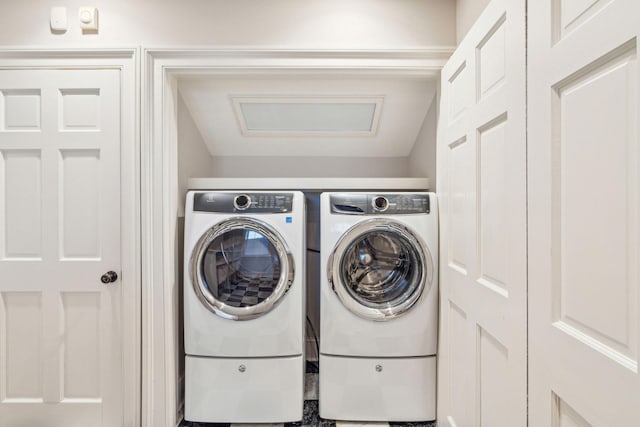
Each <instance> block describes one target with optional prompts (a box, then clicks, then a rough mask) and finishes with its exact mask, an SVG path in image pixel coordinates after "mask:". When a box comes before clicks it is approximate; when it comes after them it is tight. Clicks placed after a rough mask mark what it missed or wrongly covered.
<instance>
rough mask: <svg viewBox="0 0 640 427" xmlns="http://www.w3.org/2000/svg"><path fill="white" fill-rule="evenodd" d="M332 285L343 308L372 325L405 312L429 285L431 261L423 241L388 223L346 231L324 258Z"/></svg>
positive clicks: (365, 224) (376, 222)
mask: <svg viewBox="0 0 640 427" xmlns="http://www.w3.org/2000/svg"><path fill="white" fill-rule="evenodd" d="M328 267H329V272H328V273H329V274H328V277H329V278H330V281H331V284H332V286H333V289H334V291H335V292H336V294H337V295H338V298H339V299H340V300H341V301H342V303H343V305H345V307H347V308H348V309H349V310H350V311H352V312H353V313H354V314H356V315H358V316H360V317H362V318H365V319H371V320H387V319H389V318H393V317H397V316H400V315H402V314H404V313H406V312H407V311H408V310H409V309H410V308H411V307H413V305H414V304H415V303H416V301H418V299H419V298H420V295H422V293H423V292H424V290H425V287H426V286H427V285H428V284H430V283H431V274H432V268H431V256H430V254H429V252H428V249H427V248H426V247H425V246H424V244H423V243H422V240H421V239H419V238H418V237H417V236H415V235H414V234H413V233H412V232H411V231H410V230H409V229H408V228H406V227H405V226H403V225H401V224H399V223H396V222H393V221H389V220H378V219H374V220H370V221H364V222H361V223H359V224H357V225H356V226H354V227H352V228H351V229H349V230H348V231H347V232H346V233H345V234H344V235H343V236H342V238H341V239H340V240H339V241H338V244H337V245H336V248H335V249H334V252H333V253H332V255H331V257H330V259H329V266H328Z"/></svg>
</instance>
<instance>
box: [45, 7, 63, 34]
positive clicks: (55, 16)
mask: <svg viewBox="0 0 640 427" xmlns="http://www.w3.org/2000/svg"><path fill="white" fill-rule="evenodd" d="M49 25H50V26H51V31H52V32H54V33H64V32H65V31H67V8H66V7H52V8H51V17H50V21H49Z"/></svg>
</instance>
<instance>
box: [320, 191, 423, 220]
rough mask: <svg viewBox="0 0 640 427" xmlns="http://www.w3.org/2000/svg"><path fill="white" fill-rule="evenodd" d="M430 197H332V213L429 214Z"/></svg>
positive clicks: (366, 195) (334, 195)
mask: <svg viewBox="0 0 640 427" xmlns="http://www.w3.org/2000/svg"><path fill="white" fill-rule="evenodd" d="M429 212H430V206H429V195H428V194H424V193H422V194H420V193H415V194H411V193H404V194H392V193H390V194H358V193H344V194H333V195H331V213H334V214H347V215H380V214H386V215H402V214H428V213H429Z"/></svg>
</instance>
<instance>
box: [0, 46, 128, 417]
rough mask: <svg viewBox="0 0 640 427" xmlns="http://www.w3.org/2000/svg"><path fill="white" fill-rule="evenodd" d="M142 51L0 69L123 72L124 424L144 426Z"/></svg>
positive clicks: (94, 52)
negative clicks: (141, 241)
mask: <svg viewBox="0 0 640 427" xmlns="http://www.w3.org/2000/svg"><path fill="white" fill-rule="evenodd" d="M139 57H140V55H139V49H137V48H128V47H125V48H101V49H87V48H78V49H73V48H64V49H24V48H20V47H15V48H12V47H3V48H1V49H0V70H11V69H13V70H20V69H40V70H47V69H49V70H56V69H58V70H59V69H78V70H91V69H96V70H98V69H99V70H104V69H110V70H118V71H120V75H121V79H120V84H121V87H120V100H121V104H120V105H121V109H120V123H121V128H120V137H121V140H120V141H121V151H120V170H121V172H120V173H121V189H120V197H121V213H120V218H121V234H122V240H121V260H122V265H121V268H122V276H123V277H126V283H127V284H128V286H126V287H125V286H122V288H121V290H122V311H121V312H122V317H121V319H119V321H120V322H121V324H122V325H123V327H122V340H123V355H122V362H123V389H122V404H123V426H139V425H140V415H141V411H140V402H141V393H140V373H141V366H140V354H141V345H140V344H141V327H140V326H141V324H140V318H141V316H140V308H141V305H140V301H141V265H140V259H141V251H140V249H141V247H140V230H141V223H140V173H139V172H140V166H139V165H140V137H139V135H140V120H139V118H140V113H139V112H140V102H139V96H138V94H139V86H140V73H139V68H140V67H139V64H138V58H139Z"/></svg>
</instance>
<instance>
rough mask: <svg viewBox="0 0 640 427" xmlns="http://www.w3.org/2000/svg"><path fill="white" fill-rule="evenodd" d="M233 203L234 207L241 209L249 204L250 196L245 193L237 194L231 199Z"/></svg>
mask: <svg viewBox="0 0 640 427" xmlns="http://www.w3.org/2000/svg"><path fill="white" fill-rule="evenodd" d="M233 205H234V206H235V207H236V209H239V210H241V211H243V210H245V209H247V208H248V207H249V206H251V198H250V197H249V196H247V195H246V194H240V195H239V196H236V198H235V199H233Z"/></svg>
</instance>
